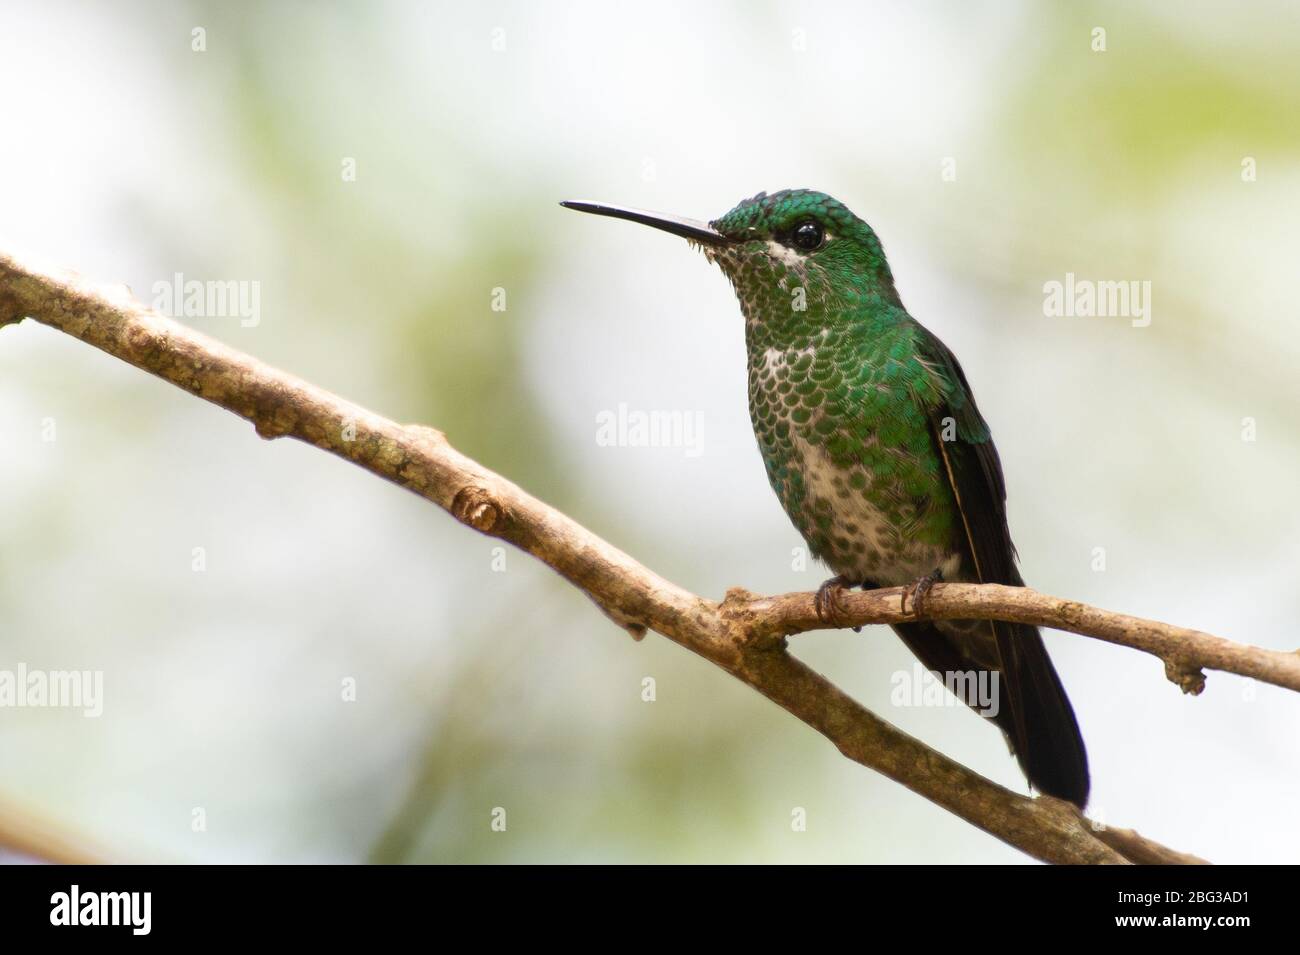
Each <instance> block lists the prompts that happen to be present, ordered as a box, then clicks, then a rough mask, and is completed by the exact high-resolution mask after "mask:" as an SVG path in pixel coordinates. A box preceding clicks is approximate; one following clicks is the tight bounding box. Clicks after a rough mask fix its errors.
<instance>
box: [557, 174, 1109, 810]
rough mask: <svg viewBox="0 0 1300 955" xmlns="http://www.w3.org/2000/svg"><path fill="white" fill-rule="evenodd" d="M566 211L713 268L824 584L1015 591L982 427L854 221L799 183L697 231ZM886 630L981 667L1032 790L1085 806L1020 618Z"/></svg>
mask: <svg viewBox="0 0 1300 955" xmlns="http://www.w3.org/2000/svg"><path fill="white" fill-rule="evenodd" d="M566 205H571V206H572V207H574V208H578V209H581V210H583V211H587V212H595V213H597V214H601V215H612V216H617V217H619V218H625V219H631V220H633V221H637V222H642V223H645V224H648V225H652V226H655V227H656V228H661V229H664V230H666V231H669V232H673V233H675V234H678V235H682V236H684V237H686V238H688V239H690V240H691V241H692V242H693V243H695V244H697V245H699V247H700V248H701V249H702V250H703V251H704V254H705V255H706V256H708V258H709V259H710V261H712V262H715V263H717V264H718V265H719V266H721V268H722V270H723V272H724V273H725V274H726V275H727V277H728V278H729V279H730V280H731V283H732V286H733V287H734V288H735V291H736V296H737V298H738V299H739V300H740V306H741V311H742V312H743V314H744V317H745V343H746V350H747V352H748V366H749V407H750V415H751V418H752V421H753V425H754V435H755V437H756V438H757V439H758V446H759V451H760V452H761V454H762V458H763V463H764V466H765V467H766V469H767V476H768V480H769V481H770V482H771V485H772V488H773V489H774V490H775V491H776V494H777V497H778V498H780V501H781V504H782V506H783V507H784V508H785V511H786V513H787V514H788V515H789V516H790V519H791V521H793V523H794V525H795V527H796V528H797V529H798V530H799V532H800V533H801V534H802V536H803V537H804V539H805V540H806V541H807V543H808V545H809V548H810V549H811V551H812V553H813V554H814V555H815V556H817V557H818V558H820V559H821V560H823V561H824V562H825V563H826V564H827V565H829V566H830V567H831V568H832V569H833V570H834V571H835V572H836V574H837V575H838V579H839V581H841V582H847V583H849V584H853V585H862V586H896V585H907V584H912V583H914V582H917V581H919V580H927V581H928V580H930V579H934V578H935V577H942V578H943V579H946V580H954V581H971V582H984V583H1003V584H1012V585H1020V584H1021V583H1022V581H1021V579H1020V575H1019V572H1018V571H1017V569H1016V565H1015V550H1014V547H1013V546H1012V543H1011V536H1010V532H1009V530H1008V529H1007V520H1006V508H1005V498H1006V489H1005V485H1004V482H1003V477H1002V466H1001V463H1000V462H999V460H998V455H997V451H996V449H995V448H994V446H993V440H992V436H991V434H990V432H989V428H988V426H987V424H985V422H984V419H983V418H982V417H981V416H980V413H979V410H978V409H977V408H976V406H975V401H974V398H973V397H972V395H971V392H970V386H969V384H968V383H967V381H966V377H965V375H964V373H963V372H962V370H961V367H960V365H959V364H958V363H957V360H956V358H955V357H954V356H953V355H952V353H951V352H950V351H949V350H948V348H947V347H946V346H945V345H944V344H943V343H942V342H941V341H940V340H939V339H938V338H937V337H936V336H935V335H933V334H932V333H931V332H930V331H928V330H927V329H926V328H924V327H923V326H922V325H921V324H920V323H918V322H917V321H916V320H915V319H913V318H912V317H911V316H910V315H909V314H908V313H907V311H906V310H905V309H904V308H903V304H902V301H901V300H900V299H899V296H898V292H897V291H896V289H895V287H894V279H893V275H892V274H891V272H890V269H889V263H888V261H887V260H886V258H885V253H884V250H883V249H882V248H881V244H880V240H879V239H878V238H877V237H876V234H875V232H873V231H872V229H871V227H870V226H869V225H867V224H866V223H865V222H863V221H862V220H861V219H859V218H858V217H857V216H855V215H854V214H853V213H852V212H850V211H849V210H848V209H847V208H846V207H845V206H844V205H843V204H842V203H840V202H838V201H836V200H835V199H832V198H831V197H829V196H827V195H825V194H823V193H819V192H812V191H809V190H804V189H798V190H787V191H783V192H778V193H774V194H773V195H770V196H769V195H766V194H762V193H760V194H759V195H757V196H755V197H753V198H752V199H747V200H745V201H744V202H742V203H740V204H739V205H738V206H736V208H734V209H732V210H731V211H730V212H728V213H727V214H726V215H724V216H722V217H721V218H719V219H716V220H714V221H713V222H711V223H708V224H705V223H698V222H693V221H691V220H682V219H674V218H670V217H661V216H657V215H655V214H653V213H645V212H640V211H637V210H628V209H620V208H617V207H610V206H603V205H599V204H595V203H566ZM894 629H895V630H896V631H897V632H898V634H899V636H900V637H902V639H903V641H904V642H905V643H906V644H907V646H908V647H909V648H911V650H912V651H913V652H914V653H915V654H916V655H917V656H918V657H919V658H920V659H921V660H922V662H923V663H925V664H926V666H927V667H929V668H930V669H931V670H934V671H938V672H940V673H942V674H945V675H947V674H951V673H954V672H958V673H963V674H970V675H972V676H976V675H984V676H987V675H990V674H996V676H997V678H998V679H999V681H1000V688H1001V697H1002V703H1004V704H1005V705H1001V706H1000V707H999V708H998V710H997V712H987V713H985V715H987V716H989V718H990V719H993V720H994V721H995V722H996V723H997V724H998V726H999V727H1001V728H1002V730H1003V731H1004V732H1005V733H1006V734H1007V738H1008V740H1009V742H1010V744H1011V747H1012V749H1013V751H1014V752H1015V754H1016V756H1017V758H1018V759H1019V761H1020V763H1021V766H1022V767H1023V768H1024V770H1025V773H1026V775H1027V776H1028V778H1029V780H1030V782H1031V783H1033V785H1034V786H1035V787H1036V788H1037V789H1039V790H1040V791H1042V792H1046V793H1049V794H1051V795H1055V796H1060V797H1062V798H1065V799H1069V800H1071V801H1073V802H1075V803H1077V804H1078V805H1080V806H1082V805H1083V804H1084V803H1085V802H1086V800H1087V796H1088V788H1089V781H1088V768H1087V757H1086V755H1085V752H1084V745H1083V740H1082V738H1081V736H1080V734H1079V730H1078V726H1077V724H1076V722H1075V719H1074V713H1073V711H1072V709H1071V707H1070V704H1069V701H1068V699H1067V698H1066V696H1065V691H1064V690H1063V688H1062V687H1061V683H1060V680H1059V678H1058V677H1057V675H1056V672H1055V670H1054V669H1053V668H1052V664H1051V661H1050V660H1049V659H1048V657H1047V652H1046V650H1045V648H1044V647H1043V643H1042V639H1041V637H1040V636H1039V634H1038V631H1037V630H1036V629H1035V628H1034V627H1029V626H1023V625H1013V624H1005V623H993V622H989V621H975V620H956V621H938V622H927V623H910V624H900V625H898V626H896V627H895V628H894ZM971 685H972V686H973V685H974V684H971ZM965 699H966V702H968V703H970V704H971V705H972V706H976V704H977V700H976V699H975V698H974V697H973V696H967V697H966V698H965Z"/></svg>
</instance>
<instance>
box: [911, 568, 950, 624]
mask: <svg viewBox="0 0 1300 955" xmlns="http://www.w3.org/2000/svg"><path fill="white" fill-rule="evenodd" d="M942 581H943V570H942V569H940V568H938V567H936V568H935V569H934V570H932V571H930V573H928V574H926V575H925V576H924V577H918V578H917V579H916V581H915V582H914V583H913V584H912V585H911V586H910V587H908V588H907V589H906V590H904V591H903V613H907V601H908V598H909V597H910V598H911V601H912V616H913V617H919V616H921V614H922V613H924V612H925V598H926V597H927V596H928V595H929V593H930V588H931V587H933V586H934V585H935V584H937V583H940V582H942Z"/></svg>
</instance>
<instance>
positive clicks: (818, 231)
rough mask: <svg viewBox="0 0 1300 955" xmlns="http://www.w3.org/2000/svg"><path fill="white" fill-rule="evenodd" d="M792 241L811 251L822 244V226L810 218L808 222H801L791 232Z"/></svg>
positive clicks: (797, 245)
mask: <svg viewBox="0 0 1300 955" xmlns="http://www.w3.org/2000/svg"><path fill="white" fill-rule="evenodd" d="M790 241H791V242H793V243H794V244H795V246H796V247H797V248H800V249H803V250H804V251H805V252H811V251H813V250H814V249H816V248H817V247H818V246H820V245H821V244H822V227H821V226H820V225H818V224H817V223H816V222H813V221H812V220H811V219H809V220H808V221H807V222H800V223H799V224H798V225H797V226H795V227H794V231H793V232H792V233H790Z"/></svg>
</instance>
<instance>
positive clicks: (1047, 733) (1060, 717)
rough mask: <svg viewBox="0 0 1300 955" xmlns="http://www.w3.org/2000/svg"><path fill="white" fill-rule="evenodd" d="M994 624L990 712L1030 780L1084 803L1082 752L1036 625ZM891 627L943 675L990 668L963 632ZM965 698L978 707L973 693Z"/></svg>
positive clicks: (917, 626)
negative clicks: (996, 687)
mask: <svg viewBox="0 0 1300 955" xmlns="http://www.w3.org/2000/svg"><path fill="white" fill-rule="evenodd" d="M992 627H993V629H994V633H995V634H996V647H997V658H998V659H999V661H1000V663H1001V666H1000V668H999V670H1000V676H999V684H1000V691H1001V700H1000V701H999V702H1000V704H1001V705H1000V706H999V708H998V712H997V715H996V716H993V717H990V718H991V719H992V720H993V721H994V722H995V723H997V725H998V726H999V727H1000V728H1001V729H1002V731H1003V732H1004V733H1006V734H1007V739H1008V740H1009V741H1010V743H1011V748H1012V750H1013V752H1014V753H1015V754H1016V761H1017V762H1019V763H1020V768H1021V769H1023V770H1024V773H1025V776H1026V777H1027V778H1028V779H1029V783H1030V785H1032V786H1033V787H1034V788H1035V789H1036V790H1038V791H1039V792H1041V793H1046V794H1047V795H1049V796H1056V797H1058V798H1060V799H1067V800H1069V801H1070V802H1072V803H1074V804H1075V805H1076V806H1078V807H1079V808H1080V809H1082V808H1083V807H1084V805H1085V804H1086V803H1087V802H1088V788H1089V778H1088V754H1087V751H1086V750H1085V749H1084V745H1083V736H1082V735H1081V734H1080V733H1079V724H1078V721H1076V720H1075V718H1074V709H1073V708H1072V707H1071V706H1070V700H1069V698H1068V697H1067V696H1066V695H1065V687H1063V686H1062V685H1061V678H1060V677H1058V676H1057V675H1056V668H1055V667H1053V666H1052V661H1051V660H1050V659H1049V658H1048V656H1047V648H1046V647H1045V646H1043V638H1042V637H1041V636H1039V633H1038V628H1037V627H1030V626H1026V625H1024V624H1013V623H1001V622H995V623H993V624H992ZM894 631H895V632H896V633H897V634H898V635H899V637H901V638H902V640H903V643H905V644H906V645H907V647H908V649H910V650H911V651H912V652H913V653H915V654H916V656H917V658H918V659H920V661H921V663H922V664H924V665H925V667H926V668H927V669H929V670H932V671H936V672H938V673H939V674H941V675H942V674H944V673H949V672H963V673H965V672H971V671H980V670H988V669H991V668H990V667H989V666H988V665H987V663H985V664H983V665H981V663H980V662H977V661H976V660H975V659H974V658H973V656H972V655H971V653H970V652H969V651H968V649H967V647H968V646H969V644H968V642H967V641H968V640H969V638H965V639H963V638H962V637H961V636H957V635H949V634H948V633H945V632H943V631H941V630H940V629H939V628H938V627H936V626H935V624H933V623H928V622H927V623H904V624H898V625H897V626H895V627H894ZM985 640H986V641H987V637H986V638H985ZM988 642H989V643H992V642H993V641H988ZM989 649H990V650H991V649H992V647H989ZM981 657H982V658H984V659H987V655H985V654H981ZM968 685H969V684H968ZM963 702H964V703H966V704H967V705H968V706H971V707H973V708H977V707H978V706H979V701H978V700H976V699H966V700H963Z"/></svg>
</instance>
